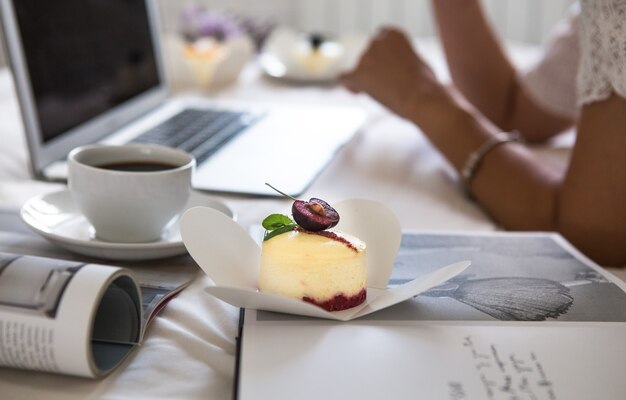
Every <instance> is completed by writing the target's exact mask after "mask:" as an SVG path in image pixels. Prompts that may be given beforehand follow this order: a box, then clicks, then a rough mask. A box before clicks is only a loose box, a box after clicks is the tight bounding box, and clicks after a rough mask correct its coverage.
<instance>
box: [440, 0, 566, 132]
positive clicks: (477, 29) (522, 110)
mask: <svg viewBox="0 0 626 400" xmlns="http://www.w3.org/2000/svg"><path fill="white" fill-rule="evenodd" d="M432 4H433V9H434V11H435V17H436V19H437V25H438V28H439V37H440V38H441V42H442V44H443V48H444V51H445V55H446V59H447V61H448V68H449V70H450V74H451V76H452V79H453V81H454V84H455V86H456V87H457V88H458V89H459V91H460V92H461V93H462V94H463V95H464V96H465V98H466V99H467V100H468V101H470V102H471V103H472V104H473V105H474V106H475V107H476V108H477V109H478V110H479V111H480V112H481V113H482V114H483V115H484V116H485V117H487V118H489V119H490V120H491V121H492V122H493V123H494V124H495V125H496V126H498V127H499V128H500V129H501V130H505V131H510V130H513V129H515V130H518V131H520V132H521V133H522V134H523V135H524V137H525V138H526V139H527V140H529V141H541V140H545V139H547V138H550V137H551V136H554V135H555V134H557V133H559V132H561V131H563V130H564V129H567V128H569V127H571V126H572V123H573V121H572V120H571V119H569V118H567V117H563V116H558V115H555V114H553V113H551V112H549V111H548V110H546V109H545V108H543V107H542V106H541V105H539V104H537V103H536V102H535V101H534V100H533V99H532V98H530V97H529V96H528V94H527V93H526V92H525V90H524V88H523V86H522V84H521V82H520V77H519V75H518V74H517V71H516V70H515V68H514V66H513V65H512V64H511V62H510V60H509V58H508V57H507V55H506V53H505V52H504V50H503V49H502V46H501V45H500V43H499V42H498V40H497V38H496V36H495V34H494V32H493V30H492V29H491V27H490V25H489V22H488V21H487V19H486V18H485V15H484V12H483V10H482V8H481V5H480V2H479V1H478V0H461V1H456V0H455V1H450V0H433V2H432Z"/></svg>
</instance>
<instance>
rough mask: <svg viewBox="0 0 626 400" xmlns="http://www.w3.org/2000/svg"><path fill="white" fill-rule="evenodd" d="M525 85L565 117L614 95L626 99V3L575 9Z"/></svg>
mask: <svg viewBox="0 0 626 400" xmlns="http://www.w3.org/2000/svg"><path fill="white" fill-rule="evenodd" d="M523 81H524V83H525V87H526V89H527V91H528V93H529V94H530V96H532V97H533V98H534V99H535V100H536V101H537V102H539V103H540V104H541V105H543V106H544V107H545V108H546V109H548V110H550V111H552V112H554V113H555V114H557V115H562V116H566V117H576V116H577V115H578V112H579V108H580V107H581V106H582V105H583V104H588V103H592V102H595V101H600V100H604V99H606V98H608V97H609V96H610V95H611V93H613V92H614V93H616V94H618V95H620V96H622V97H624V98H626V0H581V2H580V7H578V5H576V6H574V7H572V9H571V10H570V15H569V16H568V18H567V19H566V20H564V21H563V22H562V23H561V24H560V25H559V26H558V27H557V28H556V29H555V31H554V34H553V36H552V38H551V40H550V42H549V43H548V46H547V48H546V51H545V53H544V55H543V57H542V58H541V60H540V61H539V62H538V63H537V64H536V65H535V66H534V67H533V68H532V69H531V70H530V71H528V72H527V73H526V75H525V76H524V80H523Z"/></svg>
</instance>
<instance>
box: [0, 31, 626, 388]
mask: <svg viewBox="0 0 626 400" xmlns="http://www.w3.org/2000/svg"><path fill="white" fill-rule="evenodd" d="M418 48H420V50H421V51H422V52H423V54H424V55H425V56H426V59H433V60H434V61H435V63H434V65H435V68H436V69H437V70H439V69H440V68H439V67H440V66H442V65H443V62H442V60H443V57H442V56H441V53H440V52H439V50H437V47H436V45H435V44H434V43H433V42H432V41H423V42H420V43H418ZM516 54H517V55H518V56H522V57H523V58H524V59H525V61H526V64H528V63H529V61H530V60H528V59H527V58H528V56H529V55H530V54H534V53H532V52H528V50H527V49H520V50H519V51H517V53H516ZM438 72H442V71H438ZM442 74H443V75H445V71H443V72H442ZM240 83H241V84H240V85H236V86H235V87H233V88H229V89H227V90H225V91H222V92H220V93H219V96H220V97H226V98H228V97H237V98H245V99H249V100H266V99H268V98H271V99H272V100H273V101H282V102H316V103H320V102H321V103H326V104H328V103H332V102H336V103H343V104H346V103H349V104H358V105H361V106H364V107H365V108H366V109H367V110H368V111H370V117H371V118H370V119H369V121H368V123H367V126H366V128H365V129H364V130H363V131H362V132H360V133H359V134H358V136H357V137H356V138H355V139H354V140H353V141H352V142H351V143H350V144H349V145H348V146H347V147H346V148H345V149H344V150H343V151H342V152H341V153H340V154H339V155H338V157H337V158H336V159H335V160H334V161H333V162H332V163H331V164H330V165H329V166H328V167H327V168H326V169H325V170H324V172H323V173H322V174H321V175H320V176H319V177H318V178H317V180H316V181H315V182H314V184H313V185H312V187H311V188H310V189H309V190H308V192H307V193H305V194H304V195H303V196H302V197H303V198H309V197H320V198H324V199H327V200H328V201H331V202H332V201H337V200H341V199H344V198H351V197H363V198H369V199H373V200H377V201H382V202H385V203H386V204H387V205H388V206H389V207H391V208H392V209H393V210H394V211H395V212H396V214H397V215H398V216H399V218H400V221H401V224H402V227H403V229H413V230H414V229H423V230H433V229H434V230H493V229H496V227H495V225H494V224H493V222H491V221H490V220H489V218H488V217H487V216H486V215H485V214H484V213H483V211H482V210H481V209H480V208H479V207H478V206H477V205H475V204H474V203H472V202H470V201H469V200H467V198H465V197H464V196H463V194H462V192H461V191H460V190H459V187H458V186H457V184H456V183H455V182H454V180H451V179H449V177H448V176H447V174H446V171H447V166H446V164H445V162H444V161H443V159H442V158H441V156H439V155H438V154H437V153H436V152H434V151H432V149H431V147H430V145H429V144H428V142H427V141H426V140H425V139H424V138H423V136H421V135H420V134H419V133H418V132H417V130H416V129H415V128H414V127H413V126H411V125H409V124H408V123H406V122H404V121H401V120H400V119H398V118H395V117H392V116H390V115H389V114H388V113H387V112H386V111H384V110H382V109H381V108H380V107H378V106H376V105H374V104H373V103H372V102H371V101H369V100H367V99H365V98H363V97H354V96H352V95H350V94H348V93H347V92H346V91H344V90H341V89H338V88H324V87H295V88H293V87H288V86H286V85H282V84H280V83H276V82H271V81H267V80H265V79H261V78H260V77H259V76H258V70H256V69H255V68H251V69H250V71H246V74H245V75H244V76H243V77H242V78H241V80H240ZM0 139H1V142H0V143H1V144H0V208H13V209H18V208H19V207H20V206H21V204H22V203H23V202H24V201H25V200H27V199H28V198H30V197H31V196H33V195H39V194H42V193H45V192H50V191H55V190H58V189H60V188H62V186H61V185H57V184H55V185H52V184H47V183H41V182H34V181H32V180H30V179H29V178H28V173H27V169H26V165H27V163H26V152H25V148H24V142H23V139H22V127H21V122H20V118H19V112H18V109H17V103H16V100H15V96H14V94H13V88H12V84H11V80H10V75H9V73H8V71H7V70H0ZM571 139H572V138H571V136H569V137H567V136H566V137H565V138H564V140H563V141H562V142H557V143H556V145H555V146H553V147H552V148H550V149H543V150H542V151H541V154H542V155H543V156H545V157H548V158H550V159H551V160H553V161H554V162H559V163H563V162H565V161H566V160H567V157H568V154H569V150H568V148H569V145H570V144H571ZM559 143H563V145H560V144H559ZM390 154H393V155H394V157H390V156H389V155H390ZM222 200H224V201H226V202H227V203H228V204H229V205H230V206H232V207H233V208H234V209H235V211H236V212H237V214H238V215H239V220H238V221H239V223H240V224H242V225H243V226H244V227H248V226H250V225H251V224H258V223H259V221H260V220H261V219H262V218H263V217H264V216H266V215H268V214H270V213H272V212H288V209H289V206H290V202H288V201H285V200H271V199H264V200H259V199H246V198H238V197H232V196H230V197H223V198H222ZM1 228H2V227H0V229H1ZM625 272H626V271H620V274H621V276H622V279H623V278H624V277H626V273H625ZM208 283H209V281H208V278H207V277H205V276H200V277H199V278H198V279H197V280H196V281H194V283H193V284H192V285H191V287H189V288H187V289H186V290H184V291H183V292H182V293H181V294H180V295H179V296H178V297H177V298H175V299H173V300H172V301H171V302H170V303H169V305H168V306H167V307H166V308H165V309H164V310H163V311H162V313H161V314H160V315H159V316H158V317H157V318H156V320H154V321H153V322H152V324H151V325H150V327H149V329H148V331H147V334H146V337H145V341H144V343H143V344H142V346H141V347H140V348H139V350H138V351H136V352H135V353H134V354H133V355H132V356H131V357H130V358H129V359H128V360H127V361H126V362H125V365H123V366H122V367H121V368H119V369H117V370H116V371H115V372H113V374H112V375H110V376H109V377H107V378H105V379H103V380H100V381H91V380H85V379H79V378H71V377H64V376H59V375H50V374H43V373H34V372H27V371H18V370H11V369H0V398H1V399H11V400H15V399H38V398H45V399H51V400H56V399H63V400H72V399H90V398H104V399H141V398H149V399H218V400H219V399H224V400H225V399H230V398H232V384H233V372H234V363H235V337H236V334H237V323H238V317H239V310H238V309H235V308H234V307H231V306H229V305H226V304H224V303H222V302H220V301H218V300H216V299H214V298H212V297H209V296H208V295H206V294H204V293H203V292H202V288H203V287H205V286H206V285H208Z"/></svg>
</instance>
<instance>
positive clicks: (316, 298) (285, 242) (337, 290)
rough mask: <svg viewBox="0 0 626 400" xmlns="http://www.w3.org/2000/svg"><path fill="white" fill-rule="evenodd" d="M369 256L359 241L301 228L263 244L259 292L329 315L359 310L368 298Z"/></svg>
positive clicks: (363, 244) (340, 233) (342, 235)
mask: <svg viewBox="0 0 626 400" xmlns="http://www.w3.org/2000/svg"><path fill="white" fill-rule="evenodd" d="M365 254H366V245H365V243H364V242H362V241H361V240H359V239H358V238H356V237H354V236H351V235H348V234H346V233H342V232H338V231H328V230H324V231H317V232H311V231H307V230H304V229H301V228H296V229H294V230H291V231H289V232H286V233H282V234H280V235H276V236H274V237H272V238H271V239H268V240H265V241H264V242H263V249H262V252H261V271H260V275H259V289H260V290H262V291H266V292H271V293H275V294H279V295H283V296H288V297H293V298H296V299H299V300H304V301H306V302H309V303H312V304H315V305H317V306H320V307H322V308H324V309H325V310H327V311H340V310H345V309H348V308H351V307H355V306H357V305H359V304H361V303H363V302H364V301H365V297H366V287H365V283H366V279H367V271H366V263H365Z"/></svg>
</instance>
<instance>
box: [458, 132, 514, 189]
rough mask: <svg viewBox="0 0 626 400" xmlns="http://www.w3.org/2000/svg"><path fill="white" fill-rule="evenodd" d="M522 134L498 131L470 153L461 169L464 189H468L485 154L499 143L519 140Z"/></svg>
mask: <svg viewBox="0 0 626 400" xmlns="http://www.w3.org/2000/svg"><path fill="white" fill-rule="evenodd" d="M521 140H522V136H521V135H520V134H519V132H518V131H512V132H498V133H496V134H495V135H493V136H492V137H491V138H489V139H488V140H487V141H485V143H483V144H482V145H481V146H480V147H479V148H478V149H477V150H476V151H474V152H472V153H470V155H469V156H468V157H467V161H465V165H464V166H463V169H462V170H461V177H463V181H464V183H465V189H466V190H468V191H469V185H470V182H471V181H472V178H474V175H475V174H476V170H477V169H478V167H479V166H480V164H481V162H482V160H483V158H485V155H487V153H489V152H490V151H491V150H493V149H494V148H495V147H497V146H498V145H500V144H503V143H508V142H520V141H521Z"/></svg>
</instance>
